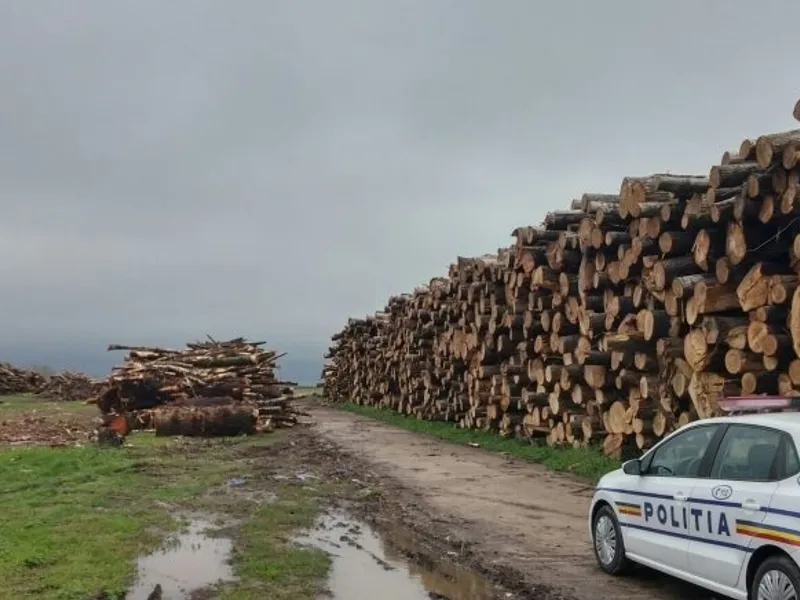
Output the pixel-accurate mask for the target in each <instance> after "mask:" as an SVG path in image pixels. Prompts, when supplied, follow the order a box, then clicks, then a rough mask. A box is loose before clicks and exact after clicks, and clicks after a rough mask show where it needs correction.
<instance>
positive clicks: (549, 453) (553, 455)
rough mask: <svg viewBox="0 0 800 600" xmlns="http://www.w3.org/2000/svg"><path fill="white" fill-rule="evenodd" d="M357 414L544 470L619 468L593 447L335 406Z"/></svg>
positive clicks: (593, 473) (594, 476)
mask: <svg viewBox="0 0 800 600" xmlns="http://www.w3.org/2000/svg"><path fill="white" fill-rule="evenodd" d="M337 406H340V407H341V408H342V409H343V410H346V411H348V412H351V413H355V414H357V415H361V416H364V417H369V418H372V419H377V420H379V421H383V422H384V423H388V424H389V425H394V426H396V427H402V428H403V429H407V430H409V431H413V432H416V433H422V434H426V435H430V436H433V437H436V438H439V439H441V440H444V441H447V442H452V443H454V444H462V445H474V444H478V445H479V446H480V448H482V449H483V450H487V451H489V452H500V453H505V454H508V455H510V456H514V457H517V458H521V459H523V460H527V461H530V462H534V463H539V464H541V465H544V466H545V467H547V468H548V469H551V470H553V471H559V472H566V473H571V474H573V475H577V476H578V477H583V478H585V479H589V480H591V481H594V482H596V481H597V480H598V479H600V477H602V476H603V475H605V474H606V473H608V472H609V471H613V470H614V469H617V468H619V466H620V462H619V461H618V460H615V459H613V458H609V457H607V456H604V455H603V454H602V452H600V451H599V450H598V449H597V448H588V449H580V448H573V447H571V446H570V447H564V448H551V447H550V446H546V445H544V444H542V443H536V442H528V441H525V440H521V439H517V438H506V437H501V436H499V435H497V434H494V433H489V432H485V431H480V430H475V429H459V428H458V427H456V426H455V425H454V424H453V423H446V422H443V421H421V420H419V419H416V418H414V417H409V416H406V415H401V414H399V413H396V412H394V411H391V410H388V409H383V408H378V407H374V406H362V405H359V404H352V403H346V404H341V405H337Z"/></svg>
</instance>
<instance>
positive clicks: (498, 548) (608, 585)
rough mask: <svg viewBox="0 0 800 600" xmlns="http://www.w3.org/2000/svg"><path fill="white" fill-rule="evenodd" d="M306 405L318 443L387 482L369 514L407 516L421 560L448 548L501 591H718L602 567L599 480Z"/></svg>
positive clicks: (583, 595) (654, 595) (662, 598)
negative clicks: (593, 504) (591, 518)
mask: <svg viewBox="0 0 800 600" xmlns="http://www.w3.org/2000/svg"><path fill="white" fill-rule="evenodd" d="M308 410H309V411H310V412H311V414H312V416H313V425H312V428H311V429H310V430H309V433H315V434H316V436H318V441H317V442H316V443H317V444H322V446H321V447H320V448H318V450H317V451H318V452H320V453H322V454H325V455H327V460H330V459H331V458H332V454H335V455H336V457H337V458H336V462H337V463H338V464H339V465H340V466H341V467H342V468H345V469H346V471H347V472H349V473H351V474H352V473H354V472H355V473H359V472H360V473H364V474H365V476H366V477H368V478H369V479H370V480H372V481H373V482H374V485H376V486H379V487H380V490H381V494H380V495H381V506H380V507H379V509H378V510H372V511H370V513H371V514H370V515H368V516H369V517H370V518H371V519H372V521H373V522H375V524H376V526H377V527H378V528H379V529H381V528H383V529H384V530H385V529H386V528H387V527H391V526H392V523H402V524H403V526H404V527H405V528H407V529H409V530H411V531H414V532H415V535H416V536H417V538H418V539H417V540H415V542H414V544H410V545H409V547H410V548H411V550H409V553H411V554H413V553H414V548H417V551H418V553H419V554H420V556H418V557H416V559H417V561H418V562H424V561H425V560H431V557H435V556H437V555H438V556H443V555H444V556H448V557H449V559H450V560H452V561H455V562H459V563H461V564H462V565H464V566H465V567H467V568H469V569H471V570H473V571H474V572H476V573H479V574H481V575H482V576H484V577H485V578H487V579H488V580H490V581H491V582H492V583H494V584H495V585H496V590H497V594H498V595H497V597H498V598H502V597H513V598H525V599H534V598H535V599H537V600H620V599H626V600H707V599H709V598H712V596H711V595H710V594H709V593H707V592H704V591H702V590H699V589H698V588H695V587H693V586H689V585H686V584H684V583H682V582H680V581H678V580H675V579H672V578H669V577H666V576H662V575H660V574H659V573H656V572H654V571H651V570H649V569H644V568H642V569H638V570H637V571H636V572H635V573H634V574H632V575H630V576H628V577H626V578H612V577H609V576H606V575H604V574H603V573H601V572H600V571H599V570H598V568H597V567H596V565H595V563H594V558H593V557H592V554H591V548H590V544H589V534H588V526H587V510H588V506H589V501H590V498H591V493H592V487H591V486H590V485H587V484H586V483H585V482H582V481H579V480H576V479H574V478H571V477H568V476H563V475H558V474H554V473H552V472H550V471H547V470H546V469H544V468H542V467H539V466H538V465H532V464H529V463H525V462H522V461H518V460H514V459H510V458H507V457H504V456H501V455H496V454H491V453H487V452H483V451H481V450H479V449H473V448H468V447H462V446H456V445H453V444H448V443H446V442H441V441H439V440H435V439H433V438H430V437H428V436H423V435H419V434H415V433H411V432H408V431H404V430H401V429H398V428H395V427H391V426H389V425H386V424H383V423H380V422H377V421H374V420H371V419H367V418H364V417H359V416H356V415H353V414H350V413H345V412H342V411H337V410H333V409H328V408H323V407H319V406H311V407H309V408H308ZM326 442H329V443H330V444H332V445H329V444H327V443H326ZM322 462H325V459H323V458H322V457H321V456H320V457H319V463H322ZM319 463H318V464H319ZM412 558H414V557H413V556H412ZM478 597H479V596H474V598H476V599H477V598H478ZM463 600H472V598H471V597H469V596H465V597H464V598H463Z"/></svg>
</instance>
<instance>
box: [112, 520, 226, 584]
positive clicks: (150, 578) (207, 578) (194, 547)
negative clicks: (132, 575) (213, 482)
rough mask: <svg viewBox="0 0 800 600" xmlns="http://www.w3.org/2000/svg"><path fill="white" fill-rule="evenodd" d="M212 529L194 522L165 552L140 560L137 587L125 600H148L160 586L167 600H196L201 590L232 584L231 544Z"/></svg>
mask: <svg viewBox="0 0 800 600" xmlns="http://www.w3.org/2000/svg"><path fill="white" fill-rule="evenodd" d="M213 529H214V527H213V525H212V524H211V522H210V521H209V520H207V519H201V518H194V519H192V520H191V521H190V523H189V527H188V529H187V530H186V531H184V532H182V533H180V534H179V535H177V536H175V537H173V538H172V539H170V540H169V541H168V542H167V544H166V545H165V547H164V548H162V549H160V550H158V551H157V552H154V553H153V554H150V555H149V556H145V557H142V558H140V559H139V561H138V574H137V578H136V583H135V584H134V585H133V587H131V589H130V590H129V591H128V593H127V595H126V596H125V600H148V598H150V597H151V594H152V592H153V590H154V589H155V588H156V586H159V585H160V586H161V593H162V595H163V598H165V599H167V598H168V599H169V600H197V599H198V598H200V597H202V595H203V592H202V590H204V589H206V588H208V587H210V586H212V585H214V584H216V583H218V582H223V581H232V580H233V579H234V575H233V570H232V568H231V566H230V563H229V559H230V554H231V550H232V546H233V545H232V542H231V540H230V539H228V538H224V537H214V536H212V535H210V532H211V531H212V530H213ZM159 597H160V596H159Z"/></svg>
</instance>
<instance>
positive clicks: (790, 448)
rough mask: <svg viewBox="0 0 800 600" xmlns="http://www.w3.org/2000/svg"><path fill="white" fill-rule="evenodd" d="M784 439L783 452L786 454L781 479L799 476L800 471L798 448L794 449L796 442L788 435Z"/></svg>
mask: <svg viewBox="0 0 800 600" xmlns="http://www.w3.org/2000/svg"><path fill="white" fill-rule="evenodd" d="M784 439H785V441H784V445H783V450H784V452H785V454H784V459H783V474H782V477H781V478H784V477H791V476H792V475H797V472H798V471H800V459H798V458H797V448H795V447H794V441H793V440H792V438H791V437H789V436H788V435H787V436H786V437H785V438H784Z"/></svg>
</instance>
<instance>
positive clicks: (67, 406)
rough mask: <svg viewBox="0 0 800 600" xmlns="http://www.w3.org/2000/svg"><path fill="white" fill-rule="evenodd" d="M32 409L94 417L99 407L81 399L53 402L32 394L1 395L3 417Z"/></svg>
mask: <svg viewBox="0 0 800 600" xmlns="http://www.w3.org/2000/svg"><path fill="white" fill-rule="evenodd" d="M31 411H36V412H37V413H40V414H43V415H47V416H53V417H56V418H59V417H65V416H69V415H79V416H87V417H92V416H94V415H96V414H97V407H96V406H94V405H91V404H84V403H83V402H81V401H70V402H53V401H50V400H47V399H46V398H38V397H36V396H34V395H32V394H17V395H13V396H0V416H2V417H9V416H13V415H15V414H22V413H28V412H31Z"/></svg>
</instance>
